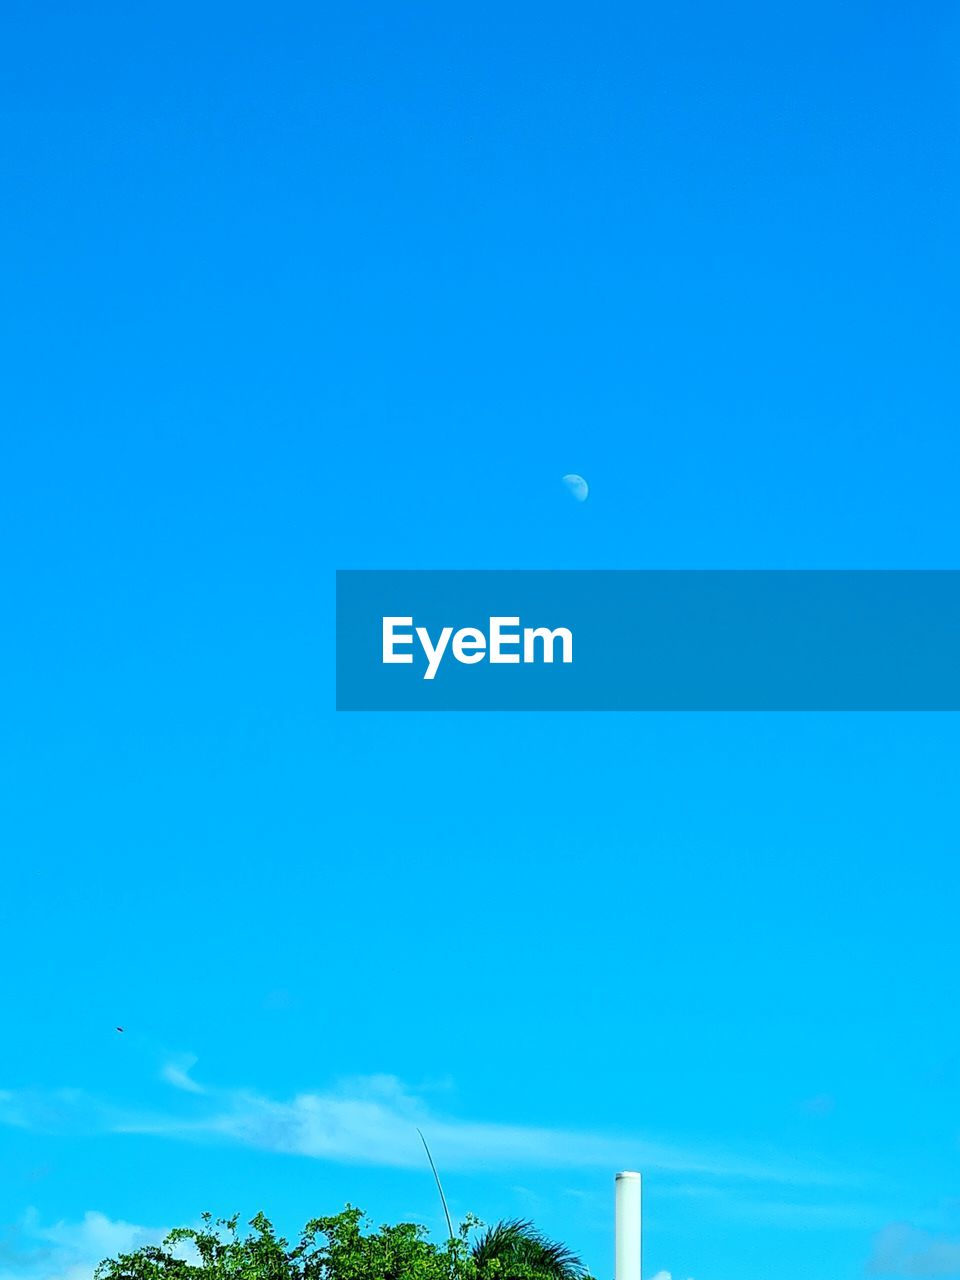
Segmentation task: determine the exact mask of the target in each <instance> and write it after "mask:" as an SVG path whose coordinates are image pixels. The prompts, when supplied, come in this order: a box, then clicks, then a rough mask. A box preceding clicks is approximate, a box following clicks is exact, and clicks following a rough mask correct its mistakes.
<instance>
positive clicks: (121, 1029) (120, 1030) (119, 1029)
mask: <svg viewBox="0 0 960 1280" xmlns="http://www.w3.org/2000/svg"><path fill="white" fill-rule="evenodd" d="M117 1030H118V1031H119V1032H120V1034H121V1035H123V1027H117Z"/></svg>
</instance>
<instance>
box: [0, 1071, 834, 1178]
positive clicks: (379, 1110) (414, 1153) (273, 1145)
mask: <svg viewBox="0 0 960 1280" xmlns="http://www.w3.org/2000/svg"><path fill="white" fill-rule="evenodd" d="M193 1063H194V1059H192V1058H179V1059H176V1060H173V1061H171V1062H169V1063H168V1064H167V1066H166V1068H165V1069H164V1071H163V1075H164V1078H165V1079H166V1080H167V1081H168V1082H169V1083H170V1084H172V1085H174V1086H175V1087H176V1088H177V1089H178V1090H180V1091H185V1092H187V1093H189V1094H191V1095H195V1096H194V1097H192V1098H191V1099H190V1100H189V1102H188V1099H186V1098H184V1099H183V1105H171V1106H169V1107H168V1108H165V1109H164V1110H162V1111H156V1110H153V1111H148V1112H145V1111H137V1110H133V1109H125V1108H122V1107H118V1106H116V1105H114V1104H108V1103H104V1102H102V1101H99V1100H97V1099H96V1098H93V1097H91V1096H90V1095H88V1094H84V1093H78V1092H76V1091H59V1092H56V1093H36V1092H34V1093H7V1094H0V1123H6V1124H16V1125H19V1126H22V1127H28V1128H37V1129H44V1130H47V1131H63V1130H69V1131H71V1132H77V1131H93V1132H105V1131H106V1132H115V1133H130V1134H133V1133H138V1134H154V1135H157V1136H161V1137H166V1138H169V1139H176V1140H180V1141H194V1142H210V1141H219V1142H228V1143H236V1144H239V1145H242V1146H247V1147H253V1148H257V1149H259V1150H263V1151H272V1152H278V1153H286V1154H290V1155H299V1156H305V1157H309V1158H312V1159H317V1160H331V1161H338V1162H342V1163H360V1164H368V1165H378V1166H384V1167H392V1168H411V1169H419V1168H420V1167H421V1164H422V1161H423V1151H422V1148H421V1146H420V1141H419V1138H418V1137H417V1129H418V1128H420V1129H423V1130H424V1131H425V1132H427V1133H428V1135H429V1139H430V1144H431V1147H432V1149H433V1151H434V1154H435V1155H436V1156H437V1157H438V1159H441V1160H442V1162H443V1164H444V1166H445V1167H446V1168H449V1169H455V1168H462V1169H471V1170H475V1171H476V1170H481V1169H508V1168H522V1167H536V1168H540V1169H545V1168H555V1169H561V1168H570V1169H590V1168H604V1169H611V1168H615V1167H619V1168H622V1167H626V1166H633V1165H639V1166H641V1167H643V1168H645V1169H648V1170H651V1171H653V1170H660V1171H664V1172H669V1173H674V1174H687V1175H702V1176H704V1177H707V1178H722V1179H737V1180H746V1181H753V1182H780V1183H790V1184H798V1183H800V1184H807V1185H813V1184H820V1183H827V1182H829V1181H831V1179H829V1178H826V1177H824V1176H823V1175H822V1174H820V1173H819V1172H817V1171H811V1170H804V1169H801V1168H799V1167H797V1166H795V1165H793V1164H790V1165H786V1164H784V1165H780V1164H777V1163H775V1162H767V1161H764V1160H762V1159H754V1158H750V1157H745V1156H740V1155H736V1154H733V1153H729V1152H722V1151H716V1150H708V1149H706V1148H704V1149H698V1150H694V1149H690V1148H685V1147H679V1146H674V1145H671V1144H669V1143H663V1142H657V1141H652V1140H650V1139H648V1138H644V1137H642V1136H639V1135H618V1134H607V1133H591V1132H588V1131H581V1130H571V1129H561V1128H545V1127H535V1126H527V1125H511V1124H501V1123H497V1122H495V1121H476V1120H466V1119H457V1118H454V1117H451V1116H448V1115H444V1114H442V1113H439V1112H437V1111H435V1110H434V1109H433V1108H432V1107H430V1106H429V1105H428V1104H427V1103H426V1101H425V1100H424V1099H423V1098H422V1097H419V1096H417V1095H416V1094H414V1093H413V1092H412V1091H411V1090H410V1089H409V1088H408V1087H407V1086H405V1085H404V1084H403V1083H402V1082H401V1081H400V1080H398V1079H396V1078H395V1077H393V1076H389V1075H379V1076H367V1077H362V1078H358V1079H353V1080H348V1081H345V1082H342V1083H341V1084H340V1085H338V1086H336V1087H333V1088H330V1089H327V1090H324V1091H320V1092H304V1093H299V1094H296V1095H294V1096H293V1097H290V1098H273V1097H269V1096H266V1095H265V1094H262V1093H257V1092H251V1091H247V1090H237V1089H216V1088H205V1087H204V1086H202V1085H200V1084H198V1083H197V1082H196V1081H195V1080H194V1079H193V1077H192V1076H191V1075H190V1074H189V1071H190V1068H191V1067H192V1066H193Z"/></svg>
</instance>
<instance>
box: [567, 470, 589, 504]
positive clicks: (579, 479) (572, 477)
mask: <svg viewBox="0 0 960 1280" xmlns="http://www.w3.org/2000/svg"><path fill="white" fill-rule="evenodd" d="M563 483H564V484H565V485H566V486H567V492H568V493H569V494H570V496H571V497H572V498H575V499H576V501H577V502H586V500H587V498H588V497H589V494H590V486H589V485H588V484H587V482H586V480H584V478H583V476H578V475H577V474H576V473H575V472H571V473H570V474H569V475H568V476H564V477H563Z"/></svg>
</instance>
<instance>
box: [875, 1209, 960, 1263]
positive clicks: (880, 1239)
mask: <svg viewBox="0 0 960 1280" xmlns="http://www.w3.org/2000/svg"><path fill="white" fill-rule="evenodd" d="M867 1274H868V1275H871V1276H957V1275H960V1237H957V1236H938V1235H934V1234H933V1233H932V1232H928V1231H921V1230H920V1229H919V1228H917V1227H913V1226H911V1225H910V1224H909V1223H906V1222H894V1223H891V1224H890V1225H889V1226H887V1227H884V1229H883V1230H882V1231H881V1232H880V1233H879V1235H878V1236H877V1238H876V1240H875V1241H874V1246H873V1253H872V1255H871V1257H870V1261H869V1262H868V1263H867Z"/></svg>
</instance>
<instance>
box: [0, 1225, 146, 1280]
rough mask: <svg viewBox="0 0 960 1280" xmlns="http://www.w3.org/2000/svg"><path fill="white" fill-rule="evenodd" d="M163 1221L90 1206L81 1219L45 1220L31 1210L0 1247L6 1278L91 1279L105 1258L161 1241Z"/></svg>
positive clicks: (2, 1278)
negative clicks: (143, 1221) (143, 1222)
mask: <svg viewBox="0 0 960 1280" xmlns="http://www.w3.org/2000/svg"><path fill="white" fill-rule="evenodd" d="M164 1235H166V1229H165V1228H162V1227H140V1226H136V1225H135V1224H134V1223H132V1222H122V1221H115V1220H113V1219H110V1218H107V1217H106V1216H105V1215H104V1214H102V1213H97V1212H95V1211H94V1210H90V1211H88V1212H87V1213H85V1214H84V1216H83V1218H82V1219H81V1220H80V1221H79V1222H64V1221H61V1222H55V1223H53V1224H51V1225H49V1226H45V1225H44V1224H43V1223H42V1222H41V1221H40V1218H39V1216H38V1215H37V1213H36V1212H35V1211H34V1210H29V1211H28V1212H27V1213H26V1214H25V1215H24V1217H23V1218H22V1219H21V1221H20V1222H19V1223H17V1225H16V1226H15V1227H14V1229H13V1232H12V1235H8V1237H7V1238H6V1240H5V1241H4V1243H3V1245H2V1248H0V1280H90V1277H91V1276H92V1275H93V1272H94V1269H95V1268H96V1266H97V1265H98V1263H100V1262H102V1261H103V1259H104V1258H109V1257H115V1256H116V1255H117V1254H118V1253H127V1252H129V1251H130V1250H131V1249H138V1248H139V1247H140V1246H141V1245H144V1244H157V1243H159V1241H160V1240H161V1239H162V1238H163V1237H164Z"/></svg>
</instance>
